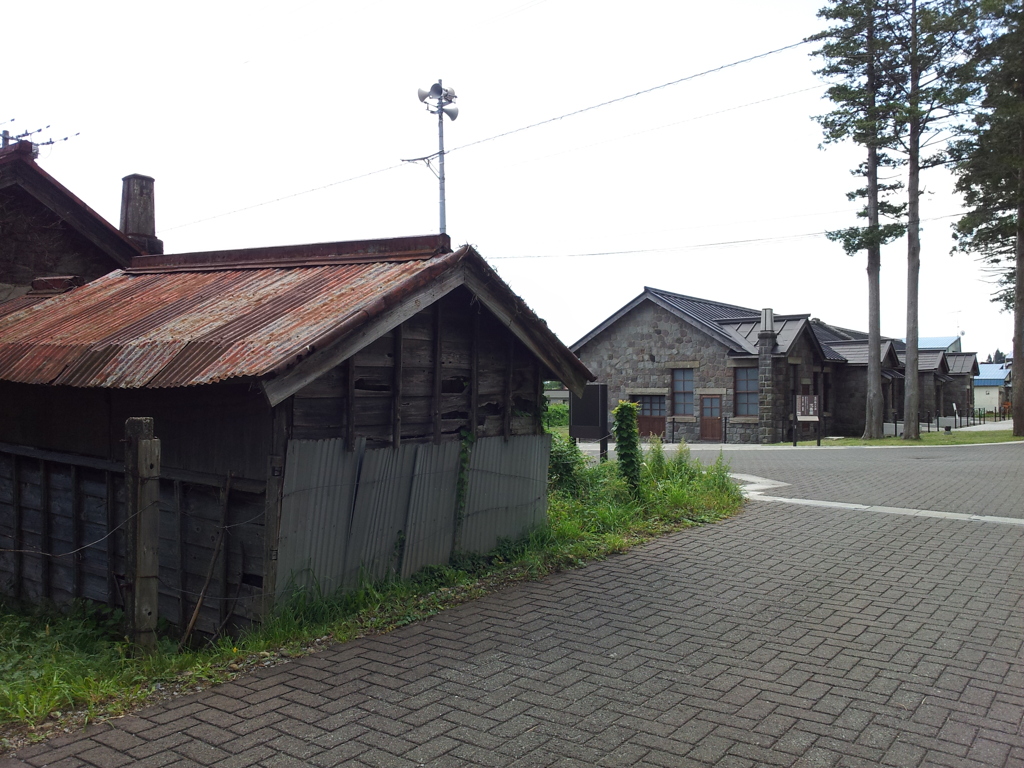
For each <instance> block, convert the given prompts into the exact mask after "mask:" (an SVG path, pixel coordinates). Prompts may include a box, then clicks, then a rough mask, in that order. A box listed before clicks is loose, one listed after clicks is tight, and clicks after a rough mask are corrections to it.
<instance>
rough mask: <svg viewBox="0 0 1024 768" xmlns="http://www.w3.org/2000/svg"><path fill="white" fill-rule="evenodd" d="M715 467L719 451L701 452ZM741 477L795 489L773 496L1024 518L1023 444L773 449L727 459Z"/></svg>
mask: <svg viewBox="0 0 1024 768" xmlns="http://www.w3.org/2000/svg"><path fill="white" fill-rule="evenodd" d="M693 454H694V456H697V457H699V458H700V459H701V460H702V461H714V460H715V459H716V458H717V452H716V451H714V450H707V449H706V448H705V449H701V450H694V451H693ZM723 456H724V458H725V460H726V461H727V462H728V463H729V465H730V467H731V468H732V470H733V471H734V472H739V473H745V474H749V475H757V476H760V477H767V478H770V479H772V480H780V481H782V482H785V483H788V484H789V485H788V486H786V487H782V488H777V489H773V490H770V491H767V492H766V493H767V494H768V495H771V496H781V497H783V498H802V499H822V500H828V501H846V502H855V503H860V504H880V505H884V506H889V507H906V508H910V509H933V510H937V511H941V512H963V513H966V514H975V515H991V516H997V517H1016V518H1018V519H1021V518H1024V443H994V444H991V445H978V446H969V447H963V446H938V447H932V448H903V447H899V448H823V449H815V448H798V449H787V448H770V449H757V450H750V451H728V452H725V453H723Z"/></svg>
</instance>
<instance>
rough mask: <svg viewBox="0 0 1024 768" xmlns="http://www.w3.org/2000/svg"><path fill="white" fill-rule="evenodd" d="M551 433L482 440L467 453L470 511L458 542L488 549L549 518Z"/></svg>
mask: <svg viewBox="0 0 1024 768" xmlns="http://www.w3.org/2000/svg"><path fill="white" fill-rule="evenodd" d="M550 450H551V436H550V435H522V436H518V437H513V438H510V439H509V440H508V441H506V440H505V439H504V438H502V437H488V438H483V439H481V440H478V441H477V442H476V443H475V444H474V445H473V449H472V452H471V453H470V456H469V477H468V486H467V489H466V509H465V512H464V515H463V520H462V525H461V530H460V534H459V542H458V546H459V548H460V549H462V550H463V551H466V552H487V551H489V550H491V549H494V547H495V546H496V545H497V543H498V539H502V538H509V539H515V538H518V537H520V536H522V535H523V534H524V533H525V532H526V531H527V530H529V529H530V528H533V527H535V526H538V525H541V524H543V523H544V522H545V521H546V520H547V478H548V454H549V453H550Z"/></svg>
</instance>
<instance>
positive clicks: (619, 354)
mask: <svg viewBox="0 0 1024 768" xmlns="http://www.w3.org/2000/svg"><path fill="white" fill-rule="evenodd" d="M570 349H572V351H573V352H575V353H576V355H577V356H578V357H579V358H580V360H582V361H583V362H584V364H585V365H586V366H587V367H588V368H589V369H590V370H591V371H592V372H593V373H594V374H596V375H597V377H598V380H599V381H601V382H602V383H606V384H608V387H609V391H608V395H609V400H610V401H611V402H613V403H614V402H617V401H618V400H633V401H635V402H638V403H639V404H640V409H641V412H640V420H641V431H642V432H643V433H644V434H647V435H651V434H662V435H665V438H666V439H667V440H669V441H673V442H675V441H680V440H685V441H687V442H695V441H698V440H707V441H716V442H730V443H771V442H778V441H780V440H785V439H788V437H789V435H790V434H791V433H790V429H791V425H792V414H793V405H794V403H796V404H797V406H798V408H797V409H798V411H800V417H799V420H798V421H797V424H798V429H799V432H800V434H801V435H805V436H808V437H810V436H811V435H813V434H815V432H816V429H817V418H818V417H819V414H818V412H817V410H818V409H817V408H816V404H818V403H820V404H822V411H823V413H824V416H825V417H826V418H828V409H829V405H830V396H831V392H832V382H831V376H832V373H833V366H834V364H836V363H841V362H843V359H842V358H841V357H840V356H838V355H836V354H835V353H834V352H832V351H831V350H830V349H829V348H828V347H827V346H825V345H823V344H821V342H820V341H819V340H818V339H817V337H816V336H815V333H814V330H813V328H812V324H811V321H810V316H809V315H775V314H774V312H772V310H770V309H766V310H763V311H762V312H758V311H756V310H753V309H748V308H746V307H738V306H735V305H732V304H724V303H722V302H717V301H708V300H706V299H698V298H695V297H692V296H683V295H680V294H677V293H671V292H669V291H663V290H658V289H656V288H645V289H644V292H643V293H642V294H640V295H639V296H638V297H637V298H635V299H634V300H633V301H631V302H629V303H628V304H627V305H626V306H624V307H623V308H622V309H620V310H619V311H618V312H616V313H615V314H613V315H612V316H611V317H609V318H608V319H606V320H605V321H604V322H602V323H601V324H600V325H598V326H597V327H596V328H594V329H593V330H592V331H590V333H588V334H587V335H586V336H584V337H583V338H582V339H580V340H579V341H577V342H576V343H575V344H573V345H571V347H570ZM815 397H816V398H817V400H815Z"/></svg>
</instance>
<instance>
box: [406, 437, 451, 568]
mask: <svg viewBox="0 0 1024 768" xmlns="http://www.w3.org/2000/svg"><path fill="white" fill-rule="evenodd" d="M419 449H420V450H419V452H418V453H417V455H416V469H415V475H414V477H413V480H412V492H411V494H410V497H409V516H408V523H407V524H406V529H405V555H404V557H403V558H402V576H403V577H409V576H412V575H413V574H414V573H416V572H417V571H419V570H421V569H422V568H424V567H426V566H428V565H441V564H444V563H447V562H448V559H449V558H450V557H451V553H452V543H453V540H454V536H455V504H456V501H457V499H456V493H457V491H458V480H459V449H460V445H459V443H456V442H447V443H441V444H440V445H420V446H419Z"/></svg>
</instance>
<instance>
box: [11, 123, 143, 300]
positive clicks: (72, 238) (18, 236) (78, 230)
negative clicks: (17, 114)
mask: <svg viewBox="0 0 1024 768" xmlns="http://www.w3.org/2000/svg"><path fill="white" fill-rule="evenodd" d="M152 183H153V180H152V179H148V177H144V176H129V177H127V178H126V179H125V180H124V184H123V185H122V204H123V205H124V206H125V211H124V213H123V214H122V219H123V220H124V224H125V226H126V227H127V226H128V223H129V221H130V222H131V226H132V228H134V229H146V227H147V225H146V224H139V222H149V221H150V220H151V219H152V211H153V208H152ZM129 212H130V213H131V215H130V216H126V215H125V214H128V213H129ZM154 225H155V222H154ZM150 229H151V228H150ZM146 231H147V236H146V237H143V238H139V237H135V238H134V239H133V236H132V235H130V234H127V232H128V230H127V229H126V231H125V232H122V231H120V230H118V229H117V228H115V227H114V226H112V225H111V224H110V223H108V222H107V221H106V219H104V218H103V217H102V216H100V215H99V214H98V213H96V212H95V211H94V210H92V208H90V207H89V206H88V205H86V204H85V203H84V202H82V201H81V200H80V199H79V198H78V197H76V196H75V195H74V194H73V193H72V192H71V191H69V190H68V189H67V188H66V187H65V186H64V185H62V184H61V183H60V182H59V181H57V180H56V179H55V178H53V177H52V176H51V175H50V174H48V173H47V172H46V171H44V170H43V169H42V168H40V167H39V165H38V164H37V163H36V162H35V148H34V147H33V145H32V143H31V142H28V141H19V142H17V143H15V144H12V145H11V146H8V147H3V148H2V149H0V301H6V300H9V299H12V298H15V297H17V296H20V295H22V294H24V293H25V292H26V291H28V290H29V287H30V286H31V284H32V281H33V280H34V279H36V278H41V277H56V276H61V275H74V276H77V277H79V278H82V279H84V280H86V281H88V280H93V279H95V278H97V277H100V276H101V275H105V274H107V273H108V272H111V271H113V270H115V269H119V268H123V267H127V266H128V265H129V264H130V263H131V260H132V257H134V256H138V255H139V254H141V253H148V252H155V251H156V250H157V249H160V250H162V245H161V244H160V243H159V241H158V240H156V238H155V236H152V235H154V234H155V233H154V232H152V231H149V229H147V230H146ZM151 236H152V237H151Z"/></svg>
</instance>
